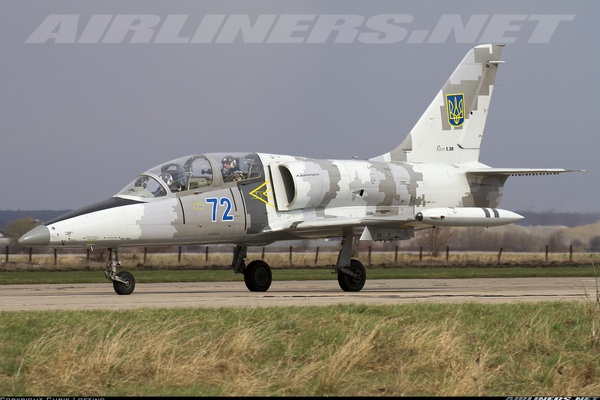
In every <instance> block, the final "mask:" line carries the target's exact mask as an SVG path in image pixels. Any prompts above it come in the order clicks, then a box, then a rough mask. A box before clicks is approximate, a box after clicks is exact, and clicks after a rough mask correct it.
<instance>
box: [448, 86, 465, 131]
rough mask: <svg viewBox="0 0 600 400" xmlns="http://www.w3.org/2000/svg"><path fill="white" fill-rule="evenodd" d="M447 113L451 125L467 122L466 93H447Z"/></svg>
mask: <svg viewBox="0 0 600 400" xmlns="http://www.w3.org/2000/svg"><path fill="white" fill-rule="evenodd" d="M446 115H447V116H448V123H449V124H450V125H451V126H461V125H462V124H464V123H465V95H464V93H457V94H447V95H446Z"/></svg>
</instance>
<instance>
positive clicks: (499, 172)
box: [467, 168, 587, 176]
mask: <svg viewBox="0 0 600 400" xmlns="http://www.w3.org/2000/svg"><path fill="white" fill-rule="evenodd" d="M564 172H587V171H586V170H583V169H563V168H480V169H472V170H468V171H467V174H472V175H494V176H530V175H557V174H562V173H564Z"/></svg>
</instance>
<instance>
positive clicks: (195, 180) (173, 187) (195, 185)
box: [117, 153, 262, 198]
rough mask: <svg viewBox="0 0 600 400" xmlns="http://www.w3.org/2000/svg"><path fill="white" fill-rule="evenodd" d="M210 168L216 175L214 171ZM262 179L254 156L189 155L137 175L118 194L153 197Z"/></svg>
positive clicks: (231, 154)
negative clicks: (169, 192) (168, 192)
mask: <svg viewBox="0 0 600 400" xmlns="http://www.w3.org/2000/svg"><path fill="white" fill-rule="evenodd" d="M213 166H214V169H215V170H216V172H213ZM260 176H262V163H261V162H260V159H259V157H258V155H257V154H255V153H211V154H206V155H191V156H185V157H181V158H177V159H175V160H172V161H169V162H166V163H163V164H160V165H157V166H156V167H154V168H151V169H149V170H148V171H146V172H145V173H143V174H141V175H139V176H138V177H137V178H136V179H134V180H133V181H132V182H131V183H130V184H129V185H127V186H125V188H123V190H121V191H120V192H119V193H117V194H119V195H127V196H136V197H142V198H154V197H161V196H166V195H167V191H166V189H165V187H168V189H169V190H170V191H171V192H173V193H175V192H182V191H187V190H201V189H202V188H205V187H210V186H215V185H217V186H218V185H221V184H224V185H227V184H228V183H229V182H239V181H243V180H246V179H253V178H258V177H260Z"/></svg>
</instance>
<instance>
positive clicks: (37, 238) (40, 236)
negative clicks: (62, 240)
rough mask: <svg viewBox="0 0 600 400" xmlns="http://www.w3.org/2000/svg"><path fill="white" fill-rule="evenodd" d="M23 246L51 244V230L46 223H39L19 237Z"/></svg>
mask: <svg viewBox="0 0 600 400" xmlns="http://www.w3.org/2000/svg"><path fill="white" fill-rule="evenodd" d="M19 244H20V245H22V246H48V245H49V244H50V230H49V229H48V227H47V226H46V225H39V226H36V227H35V228H33V229H32V230H30V231H29V232H27V233H26V234H24V235H23V236H21V237H20V238H19Z"/></svg>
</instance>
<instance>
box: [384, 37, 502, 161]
mask: <svg viewBox="0 0 600 400" xmlns="http://www.w3.org/2000/svg"><path fill="white" fill-rule="evenodd" d="M502 47H504V45H502V44H485V45H480V46H477V47H475V48H473V49H471V50H470V51H469V52H468V53H467V55H466V56H465V57H464V58H463V60H462V61H461V62H460V64H459V65H458V67H456V69H455V70H454V72H453V73H452V75H451V76H450V78H449V79H448V81H447V82H446V83H445V84H444V86H443V87H442V90H440V92H439V93H438V94H437V96H435V98H434V99H433V101H432V102H431V104H430V105H429V107H428V108H427V110H426V111H425V113H424V114H423V115H422V116H421V118H420V119H419V120H418V122H417V123H416V125H415V126H414V127H413V129H412V130H411V131H410V133H409V134H408V135H407V136H406V138H405V139H404V141H403V142H402V143H401V144H400V146H398V147H397V148H395V149H394V150H392V151H391V152H389V153H386V154H384V155H382V156H380V157H377V158H376V159H377V160H384V161H407V162H411V163H446V164H462V163H468V162H473V161H477V160H478V159H479V148H480V145H481V138H482V136H483V129H484V127H485V121H486V119H487V113H488V110H489V106H490V99H491V97H492V90H493V87H494V81H495V79H496V71H497V69H498V65H499V64H501V63H502V61H500V52H501V50H502Z"/></svg>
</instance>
